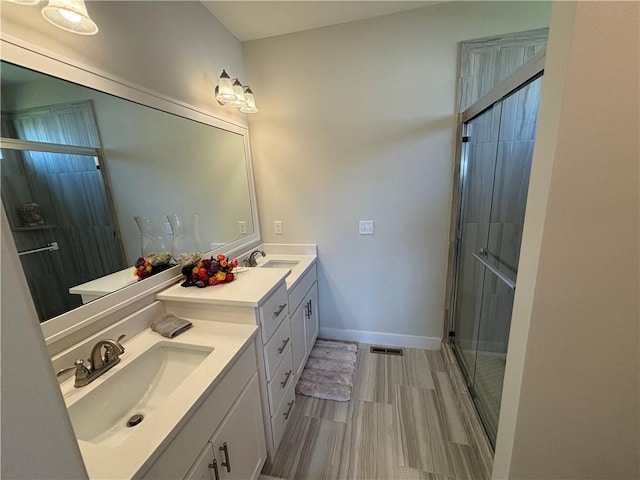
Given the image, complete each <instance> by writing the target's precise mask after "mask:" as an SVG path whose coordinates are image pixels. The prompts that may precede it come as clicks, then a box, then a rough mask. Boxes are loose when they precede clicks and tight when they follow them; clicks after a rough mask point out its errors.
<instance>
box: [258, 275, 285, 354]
mask: <svg viewBox="0 0 640 480" xmlns="http://www.w3.org/2000/svg"><path fill="white" fill-rule="evenodd" d="M288 301H289V300H288V297H287V286H286V285H285V283H284V282H282V284H281V285H280V286H279V287H278V289H277V290H276V291H275V292H273V294H272V295H271V296H270V297H269V298H268V299H267V301H266V302H265V303H264V305H262V306H261V307H260V308H259V309H258V315H259V317H260V325H261V327H262V328H261V330H262V342H263V343H267V342H268V341H269V338H270V337H271V334H273V332H275V331H276V329H277V328H278V325H280V322H282V320H283V319H284V318H285V317H286V316H287V314H288V313H289V311H288V310H287V303H288Z"/></svg>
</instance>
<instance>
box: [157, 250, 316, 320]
mask: <svg viewBox="0 0 640 480" xmlns="http://www.w3.org/2000/svg"><path fill="white" fill-rule="evenodd" d="M270 260H281V261H297V262H298V264H297V265H296V266H294V267H293V268H291V269H288V268H260V265H263V264H265V263H266V262H268V261H270ZM257 261H258V267H255V268H246V267H242V269H240V270H239V271H236V272H234V273H235V278H234V280H233V282H231V283H223V284H220V285H213V286H209V287H205V288H198V287H182V286H180V284H177V285H174V286H172V287H169V288H167V289H166V290H164V291H162V292H160V293H158V294H157V295H156V299H157V300H165V301H175V302H190V303H208V304H214V305H233V306H245V307H255V308H257V307H258V306H259V305H260V302H261V301H262V300H263V299H265V298H266V297H268V296H269V294H270V293H271V292H272V291H274V290H275V289H276V288H277V286H278V284H279V283H280V282H281V281H282V280H283V279H284V280H285V281H286V285H287V290H291V289H292V288H293V287H294V286H295V284H296V282H297V281H298V280H299V279H300V278H301V277H302V276H303V275H304V274H305V273H306V272H307V270H309V269H310V268H311V266H312V265H313V264H314V263H315V262H316V256H315V255H284V254H276V253H268V254H267V256H266V257H261V258H258V259H257Z"/></svg>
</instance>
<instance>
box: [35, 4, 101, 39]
mask: <svg viewBox="0 0 640 480" xmlns="http://www.w3.org/2000/svg"><path fill="white" fill-rule="evenodd" d="M41 13H42V16H43V17H44V18H45V20H46V21H47V22H49V23H51V24H53V25H55V26H56V27H58V28H61V29H63V30H66V31H67V32H72V33H78V34H80V35H95V34H96V33H98V26H97V25H96V24H95V23H94V21H93V20H91V18H89V14H88V13H87V7H86V5H85V4H84V0H49V4H48V5H47V6H46V7H43V8H42V10H41Z"/></svg>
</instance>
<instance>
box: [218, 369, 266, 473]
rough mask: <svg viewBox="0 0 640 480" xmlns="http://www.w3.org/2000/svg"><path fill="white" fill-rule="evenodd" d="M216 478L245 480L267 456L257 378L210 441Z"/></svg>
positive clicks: (256, 470) (260, 467)
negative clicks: (216, 472)
mask: <svg viewBox="0 0 640 480" xmlns="http://www.w3.org/2000/svg"><path fill="white" fill-rule="evenodd" d="M210 442H211V444H212V445H213V453H214V455H215V458H216V460H217V466H218V473H219V476H220V478H219V479H215V480H232V479H238V480H249V479H256V478H258V476H259V475H260V471H261V470H262V466H263V465H264V462H265V460H266V457H267V447H266V444H265V437H264V426H263V423H262V407H261V405H260V390H259V388H258V377H257V376H255V377H253V379H252V380H251V382H250V383H249V386H248V387H247V388H246V390H245V391H244V392H243V393H242V395H241V396H240V398H239V399H238V402H237V403H236V404H235V405H234V407H233V408H232V409H231V411H230V412H229V415H228V416H227V418H226V419H225V420H224V422H223V423H222V425H221V426H220V428H219V429H218V431H217V432H216V433H215V434H214V435H213V437H212V438H211V440H210Z"/></svg>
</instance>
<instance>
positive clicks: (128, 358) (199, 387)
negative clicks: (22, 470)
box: [60, 286, 258, 479]
mask: <svg viewBox="0 0 640 480" xmlns="http://www.w3.org/2000/svg"><path fill="white" fill-rule="evenodd" d="M178 287H179V286H178ZM179 288H182V287H179ZM184 290H187V289H184ZM189 290H190V289H189ZM196 290H200V289H196ZM211 290H213V288H211ZM190 320H191V321H192V322H193V325H194V326H193V328H191V329H190V330H188V331H187V332H185V333H183V334H181V335H180V336H179V337H176V338H175V339H173V340H169V339H167V338H165V337H162V336H160V335H159V334H157V333H155V332H152V331H151V330H149V329H147V330H145V331H143V332H142V333H140V334H138V335H136V336H135V337H133V338H132V339H131V340H130V341H128V342H127V343H126V344H125V347H126V352H125V354H124V355H122V356H121V359H122V360H121V362H120V363H119V364H118V365H116V366H115V367H113V368H112V369H111V370H109V371H108V372H106V373H105V374H104V375H102V376H101V377H100V378H98V379H97V380H95V381H94V382H93V383H91V384H89V385H87V386H86V387H82V388H74V387H73V379H70V380H68V381H66V382H64V383H62V384H61V385H60V388H61V390H62V394H63V396H64V401H65V403H66V405H67V407H69V406H70V405H72V404H73V403H75V402H76V401H77V400H78V399H80V398H82V397H83V396H85V395H86V394H88V393H89V392H91V391H92V390H93V389H95V388H96V387H97V386H99V385H100V384H101V383H103V382H104V381H106V380H108V379H109V378H110V377H112V376H113V375H116V374H117V373H118V371H119V370H121V369H122V368H125V367H126V366H127V365H128V364H130V363H131V362H132V361H133V360H134V359H136V358H137V357H138V356H140V355H141V354H143V353H144V352H145V351H147V350H148V349H149V348H151V347H153V346H154V345H155V344H157V343H159V342H171V343H175V344H176V345H179V344H188V345H196V346H205V347H213V349H214V350H213V352H212V353H211V354H210V355H209V356H208V357H207V358H206V359H205V360H204V361H203V362H202V363H201V364H200V365H198V366H197V367H196V369H195V370H194V371H193V372H191V373H190V374H189V375H188V376H187V378H186V379H185V380H184V381H183V382H182V383H181V384H180V386H179V387H177V388H176V389H175V390H174V391H173V392H172V393H171V394H170V396H169V398H167V399H166V401H165V402H163V404H162V405H160V406H159V407H158V410H157V411H156V412H155V414H154V420H153V421H147V422H143V423H141V424H140V425H139V426H138V427H136V429H135V431H132V433H131V434H130V436H129V437H128V438H127V441H126V442H124V443H123V444H122V445H118V446H115V447H105V446H101V445H96V444H93V443H89V442H85V441H82V440H79V441H78V445H79V446H80V452H81V454H82V458H83V460H84V463H85V466H86V468H87V472H88V473H89V477H90V478H96V479H106V478H131V477H133V476H134V475H136V474H137V473H138V472H139V471H140V469H141V468H142V467H143V466H144V467H145V469H146V468H147V467H148V465H150V464H151V463H152V462H154V461H155V460H156V459H157V457H158V455H159V454H160V453H161V452H162V450H163V449H164V448H165V446H166V445H167V444H168V443H169V442H170V441H171V440H172V439H173V437H174V435H175V434H176V433H177V432H178V431H179V429H180V428H182V426H183V425H184V423H185V422H186V421H187V420H188V415H187V413H188V412H189V411H190V410H191V409H192V407H193V405H194V404H196V403H198V402H199V401H200V400H201V399H203V398H204V397H205V396H206V395H207V394H208V393H210V392H211V391H212V390H213V389H214V388H215V386H216V385H217V384H218V383H219V382H220V380H221V379H222V377H223V376H224V374H225V373H226V372H227V371H228V369H229V368H230V366H231V364H232V363H233V361H234V360H235V359H236V358H238V357H239V356H240V354H241V352H242V351H243V350H244V349H245V347H246V346H247V345H248V344H249V343H250V341H251V339H252V338H253V337H254V336H255V334H256V332H257V330H258V326H257V325H243V324H231V323H221V322H211V321H202V320H193V319H190ZM196 453H197V452H196Z"/></svg>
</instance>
